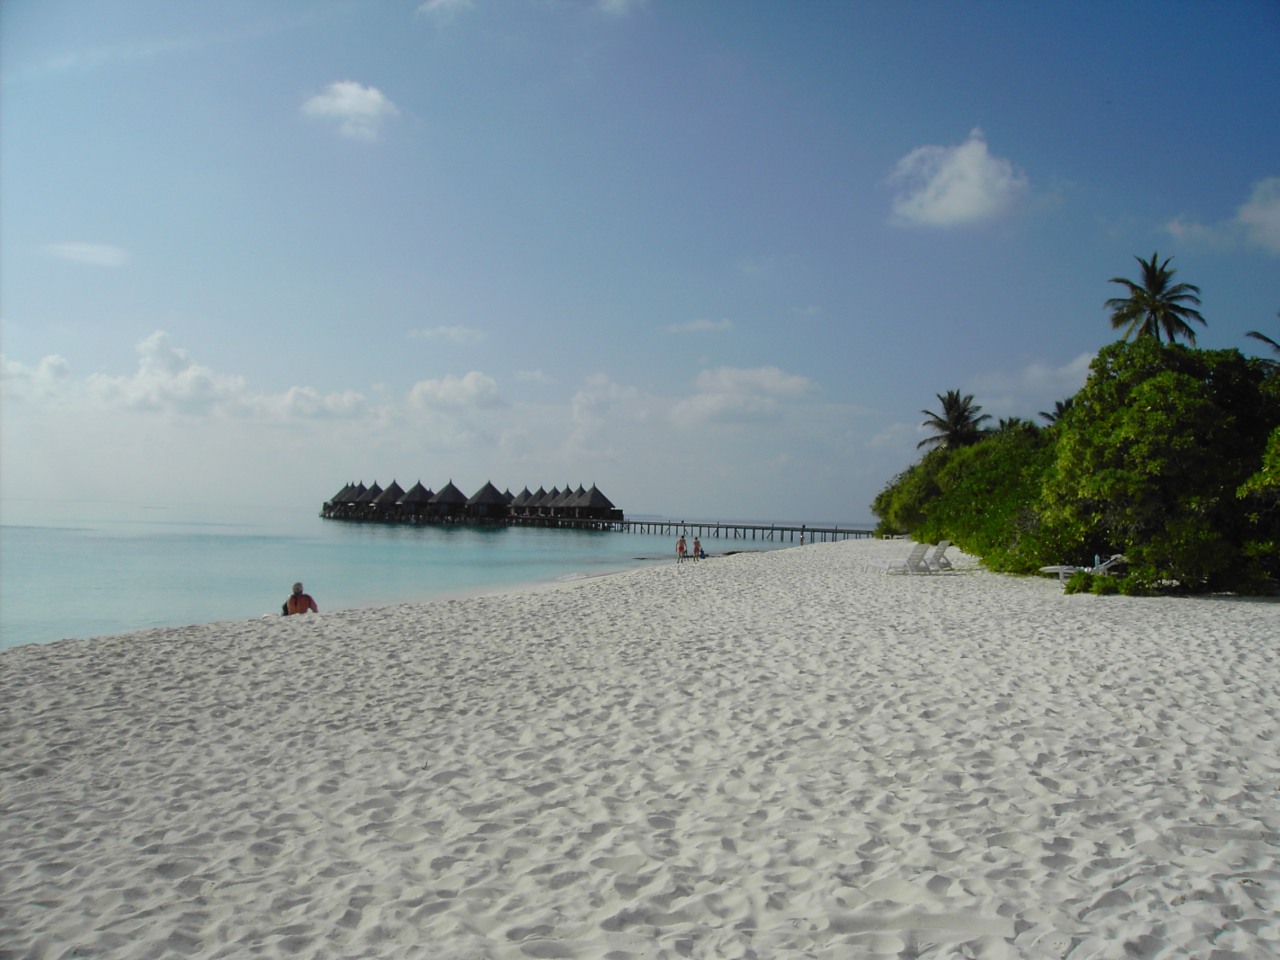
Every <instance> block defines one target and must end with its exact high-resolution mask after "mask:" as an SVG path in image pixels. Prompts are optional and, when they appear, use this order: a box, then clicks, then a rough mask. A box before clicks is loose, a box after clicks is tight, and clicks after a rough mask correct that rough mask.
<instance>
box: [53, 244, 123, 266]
mask: <svg viewBox="0 0 1280 960" xmlns="http://www.w3.org/2000/svg"><path fill="white" fill-rule="evenodd" d="M44 251H45V253H47V254H49V255H50V256H51V257H57V258H58V259H59V260H69V261H71V262H72V263H87V264H90V265H91V266H95V267H123V266H124V265H125V264H127V263H128V262H129V252H128V251H127V250H124V249H122V248H120V247H113V246H111V245H110V244H106V243H51V244H49V245H48V246H47V247H45V248H44Z"/></svg>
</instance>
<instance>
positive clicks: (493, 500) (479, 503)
mask: <svg viewBox="0 0 1280 960" xmlns="http://www.w3.org/2000/svg"><path fill="white" fill-rule="evenodd" d="M506 505H507V498H506V497H504V496H503V495H502V491H501V490H499V489H498V488H497V487H495V486H494V485H493V484H492V483H488V482H486V483H485V485H484V486H483V487H481V488H480V489H479V490H477V491H476V492H475V493H473V494H472V495H471V497H470V499H469V500H467V506H469V507H505V506H506Z"/></svg>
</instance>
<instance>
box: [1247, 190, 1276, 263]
mask: <svg viewBox="0 0 1280 960" xmlns="http://www.w3.org/2000/svg"><path fill="white" fill-rule="evenodd" d="M1236 220H1238V221H1239V222H1240V223H1241V224H1243V225H1244V228H1245V232H1246V233H1247V234H1248V237H1249V239H1250V240H1251V241H1252V242H1253V243H1255V244H1257V245H1258V246H1260V247H1262V248H1264V249H1266V250H1269V251H1271V252H1272V253H1280V177H1268V178H1267V179H1265V180H1259V181H1258V182H1257V183H1255V184H1254V185H1253V193H1252V194H1251V195H1250V197H1249V200H1248V202H1247V203H1245V204H1244V205H1243V206H1242V207H1240V209H1239V210H1238V211H1237V212H1236Z"/></svg>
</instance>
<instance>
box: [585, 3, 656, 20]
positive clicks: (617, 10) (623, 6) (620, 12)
mask: <svg viewBox="0 0 1280 960" xmlns="http://www.w3.org/2000/svg"><path fill="white" fill-rule="evenodd" d="M647 3H648V0H597V2H596V7H597V8H599V9H600V10H602V11H603V12H605V13H608V14H611V15H612V16H615V17H625V16H626V15H627V14H629V13H630V12H631V11H632V10H639V9H640V8H641V7H643V6H645V4H647Z"/></svg>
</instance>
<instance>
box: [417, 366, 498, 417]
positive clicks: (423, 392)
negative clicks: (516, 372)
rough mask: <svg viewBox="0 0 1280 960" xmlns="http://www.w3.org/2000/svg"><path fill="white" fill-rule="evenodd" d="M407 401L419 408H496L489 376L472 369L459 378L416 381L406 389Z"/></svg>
mask: <svg viewBox="0 0 1280 960" xmlns="http://www.w3.org/2000/svg"><path fill="white" fill-rule="evenodd" d="M409 402H410V403H411V404H412V405H413V406H415V407H418V408H421V409H454V410H457V409H465V408H472V407H496V406H500V405H501V403H502V401H501V399H500V398H499V397H498V384H497V383H496V382H495V381H494V380H493V378H492V377H489V376H486V375H485V374H483V373H480V372H479V371H476V370H472V371H471V372H470V373H468V374H466V375H465V376H462V377H455V376H454V375H453V374H449V375H448V376H446V377H443V378H442V379H439V380H420V381H419V382H417V383H415V384H414V385H413V387H412V388H411V389H410V390H409Z"/></svg>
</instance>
